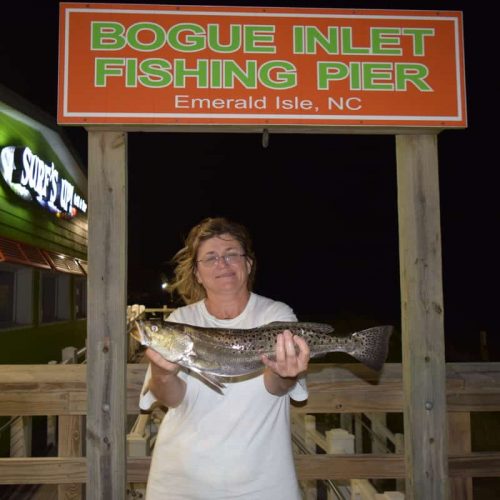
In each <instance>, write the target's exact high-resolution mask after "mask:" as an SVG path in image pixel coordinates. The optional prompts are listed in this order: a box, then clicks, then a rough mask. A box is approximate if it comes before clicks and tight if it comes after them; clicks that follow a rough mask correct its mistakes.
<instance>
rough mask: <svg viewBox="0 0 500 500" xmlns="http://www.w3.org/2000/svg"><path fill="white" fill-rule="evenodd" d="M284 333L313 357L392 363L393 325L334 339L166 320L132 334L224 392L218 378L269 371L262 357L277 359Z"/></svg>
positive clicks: (318, 327) (274, 327)
mask: <svg viewBox="0 0 500 500" xmlns="http://www.w3.org/2000/svg"><path fill="white" fill-rule="evenodd" d="M284 330H290V331H291V332H292V334H294V335H298V336H299V337H302V338H304V339H305V340H306V342H307V344H308V345H309V349H310V351H311V358H315V357H319V356H321V355H324V354H327V353H329V352H336V351H337V352H344V353H347V354H349V355H350V356H352V357H354V358H355V359H356V360H358V361H360V362H361V363H363V364H364V365H366V366H368V367H369V368H372V369H374V370H380V369H381V368H382V366H383V364H384V362H385V360H386V358H387V352H388V346H389V337H390V335H391V333H392V327H391V326H376V327H373V328H368V329H366V330H362V331H360V332H354V333H351V334H350V335H333V331H334V329H333V327H332V326H330V325H328V324H326V323H305V322H302V323H301V322H298V323H292V322H273V323H269V324H267V325H264V326H260V327H258V328H251V329H248V330H243V329H229V328H228V329H224V328H203V327H199V326H192V325H186V324H183V323H173V322H170V321H164V320H137V321H135V322H134V328H133V329H132V330H131V332H130V333H131V335H132V336H133V337H134V338H135V339H136V340H137V341H138V342H140V343H141V344H142V345H144V346H147V347H150V348H151V349H153V350H154V351H156V352H158V353H160V354H161V355H162V356H163V357H164V358H165V359H166V360H168V361H171V362H172V363H178V364H179V365H181V366H182V367H184V368H187V369H190V370H192V371H194V372H195V373H198V374H199V375H200V376H201V377H202V378H204V379H206V380H207V382H209V383H211V384H214V385H215V386H217V387H223V384H222V383H221V381H220V380H218V379H221V378H227V377H240V376H243V375H249V374H252V373H257V372H259V371H261V370H262V369H263V368H264V365H263V363H262V361H261V355H262V354H265V355H266V356H268V357H269V358H270V359H273V360H274V359H275V347H276V337H277V335H278V334H280V333H282V332H283V331H284Z"/></svg>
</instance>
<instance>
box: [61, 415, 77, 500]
mask: <svg viewBox="0 0 500 500" xmlns="http://www.w3.org/2000/svg"><path fill="white" fill-rule="evenodd" d="M57 455H58V456H59V457H81V456H82V416H81V415H59V436H58V453H57ZM57 495H58V498H59V500H69V499H71V500H80V499H81V498H82V485H81V484H80V483H73V484H71V483H68V484H59V485H58V487H57Z"/></svg>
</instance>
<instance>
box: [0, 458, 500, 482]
mask: <svg viewBox="0 0 500 500" xmlns="http://www.w3.org/2000/svg"><path fill="white" fill-rule="evenodd" d="M86 462H87V461H86V458H84V457H79V458H77V457H72V458H61V457H43V458H0V484H69V483H76V482H78V483H84V482H85V481H86V477H87V473H86ZM150 462H151V457H129V458H128V459H127V481H129V482H134V483H144V482H146V480H147V476H148V472H149V466H150ZM295 464H296V468H297V476H298V478H299V480H310V479H350V478H354V477H355V478H358V479H383V478H387V479H398V478H404V477H405V460H404V456H403V455H392V454H383V455H371V454H364V455H315V456H314V455H297V456H296V457H295ZM449 470H450V476H451V477H498V476H500V452H482V453H471V454H461V455H452V456H450V457H449Z"/></svg>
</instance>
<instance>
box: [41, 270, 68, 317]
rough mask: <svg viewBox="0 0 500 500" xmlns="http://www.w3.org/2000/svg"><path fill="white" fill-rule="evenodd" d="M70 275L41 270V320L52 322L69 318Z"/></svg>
mask: <svg viewBox="0 0 500 500" xmlns="http://www.w3.org/2000/svg"><path fill="white" fill-rule="evenodd" d="M70 279H71V278H70V276H69V275H68V274H62V273H55V272H48V271H47V272H43V273H42V278H41V285H42V287H41V308H42V314H41V322H42V323H52V322H54V321H64V320H69V319H71V315H70V297H71V295H70V286H71V283H70Z"/></svg>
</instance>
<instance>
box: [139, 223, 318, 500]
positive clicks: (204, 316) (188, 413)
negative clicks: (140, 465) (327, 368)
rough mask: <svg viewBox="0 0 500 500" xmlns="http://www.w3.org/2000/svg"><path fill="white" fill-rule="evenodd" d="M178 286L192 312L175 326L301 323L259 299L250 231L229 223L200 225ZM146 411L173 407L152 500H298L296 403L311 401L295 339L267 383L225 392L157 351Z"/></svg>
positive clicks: (179, 316)
mask: <svg viewBox="0 0 500 500" xmlns="http://www.w3.org/2000/svg"><path fill="white" fill-rule="evenodd" d="M175 261H176V263H177V267H176V276H175V282H174V284H173V285H172V288H173V289H176V290H177V291H178V292H179V293H180V295H181V296H182V297H183V298H184V300H185V301H186V303H187V304H188V305H187V306H184V307H180V308H178V309H176V310H175V311H174V312H173V313H172V314H171V315H170V317H169V321H176V322H179V323H187V324H192V325H197V326H204V327H215V328H245V329H246V328H254V327H257V326H262V325H264V324H266V323H270V322H272V321H297V318H296V317H295V315H294V313H293V311H292V309H290V307H288V306H287V305H285V304H284V303H282V302H276V301H273V300H271V299H268V298H265V297H261V296H259V295H256V294H255V293H253V292H252V291H251V290H252V285H253V281H254V277H255V266H256V264H255V256H254V252H253V250H252V244H251V240H250V237H249V235H248V232H247V230H246V229H245V228H244V227H243V226H241V225H239V224H236V223H234V222H231V221H228V220H226V219H224V218H214V219H205V220H204V221H202V222H201V223H200V224H199V225H197V226H195V227H194V228H193V229H192V230H191V232H190V233H189V235H188V238H187V239H186V245H185V247H184V248H183V249H182V250H180V251H179V252H178V253H177V255H176V256H175ZM146 354H147V356H148V358H149V360H150V367H149V369H148V373H147V375H146V379H145V382H144V390H143V396H142V397H141V402H140V406H141V408H142V409H148V408H150V407H151V405H152V404H153V402H154V401H159V402H160V403H162V404H163V405H165V406H167V407H168V408H169V410H168V412H167V414H166V416H165V418H164V419H163V422H162V425H161V427H160V430H159V432H158V437H157V440H156V444H155V448H154V454H153V459H152V463H151V469H150V474H149V479H148V486H147V494H146V498H147V500H160V499H161V500H165V499H173V500H182V499H189V500H222V499H227V500H235V499H241V500H243V499H244V500H266V499H269V500H271V499H272V500H298V499H299V498H300V493H299V489H298V485H297V480H296V476H295V470H294V465H293V456H292V447H291V438H290V423H289V399H290V398H293V399H295V400H298V401H302V400H305V399H306V398H307V390H306V387H305V382H304V373H305V371H306V370H307V364H308V361H309V348H308V346H307V343H306V342H305V341H304V340H303V339H301V338H299V337H293V336H292V334H291V333H290V332H289V331H285V332H283V333H282V334H280V335H279V336H278V338H277V342H276V359H275V360H271V359H268V358H266V357H265V356H263V357H262V361H263V363H264V365H265V370H264V373H263V374H262V375H259V376H253V377H250V378H249V377H246V378H243V379H238V380H233V379H227V381H225V385H226V387H225V389H223V390H222V393H218V392H217V391H215V390H214V389H213V388H211V387H209V386H207V385H206V384H205V383H204V382H203V381H201V380H200V379H199V378H196V376H195V375H193V374H191V373H187V372H186V371H184V370H181V369H180V367H179V366H178V365H176V364H173V363H170V362H168V361H166V360H165V359H164V358H162V357H161V356H160V355H159V354H157V353H156V352H154V351H152V350H149V349H148V350H147V351H146Z"/></svg>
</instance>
